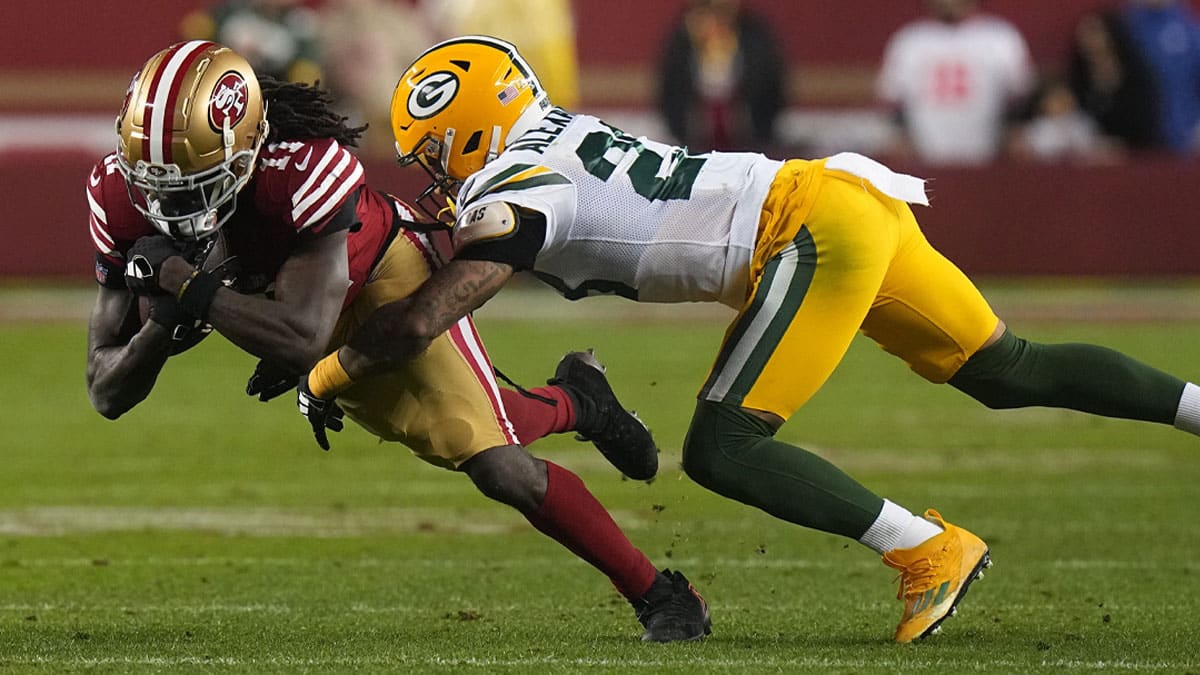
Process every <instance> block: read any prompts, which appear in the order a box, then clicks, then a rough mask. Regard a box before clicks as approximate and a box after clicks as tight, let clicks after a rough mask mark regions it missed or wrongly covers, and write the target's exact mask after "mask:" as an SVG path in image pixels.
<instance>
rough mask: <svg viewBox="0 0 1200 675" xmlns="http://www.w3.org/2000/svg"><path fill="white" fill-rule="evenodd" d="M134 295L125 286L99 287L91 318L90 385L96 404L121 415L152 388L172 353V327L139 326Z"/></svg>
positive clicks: (107, 412)
mask: <svg viewBox="0 0 1200 675" xmlns="http://www.w3.org/2000/svg"><path fill="white" fill-rule="evenodd" d="M136 300H137V299H136V297H135V296H134V295H133V293H131V292H129V291H128V290H127V289H124V288H108V287H105V286H100V287H99V291H98V293H97V295H96V303H95V305H94V306H93V307H92V315H91V319H90V320H89V322H88V359H87V387H88V397H89V398H90V399H91V401H92V406H93V407H94V408H95V409H96V411H97V412H99V413H100V414H101V415H103V416H105V417H107V418H108V419H117V418H118V417H120V416H121V415H122V414H124V413H126V412H128V411H129V410H130V409H131V408H133V407H134V406H135V405H137V404H138V403H140V402H142V400H144V399H145V398H146V396H147V395H149V393H150V390H151V389H153V388H154V382H155V380H156V379H158V373H159V372H160V371H161V370H162V367H163V364H165V363H166V362H167V357H168V356H170V354H171V348H172V342H173V341H172V340H171V331H170V329H168V328H166V327H164V326H163V325H161V324H159V323H158V322H156V321H147V322H145V323H144V324H142V325H141V328H140V329H138V328H137V327H136V326H137V322H136V321H134V320H130V315H131V314H132V315H133V318H134V319H136V318H137V304H136Z"/></svg>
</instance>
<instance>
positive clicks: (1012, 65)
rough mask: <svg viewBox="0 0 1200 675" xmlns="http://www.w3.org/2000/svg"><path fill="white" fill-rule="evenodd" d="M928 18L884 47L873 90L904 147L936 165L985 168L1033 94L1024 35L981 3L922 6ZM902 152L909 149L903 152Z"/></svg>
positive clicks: (967, 0) (933, 1) (944, 1)
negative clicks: (897, 124) (895, 122)
mask: <svg viewBox="0 0 1200 675" xmlns="http://www.w3.org/2000/svg"><path fill="white" fill-rule="evenodd" d="M925 4H926V5H927V6H928V9H929V16H928V17H927V18H922V19H918V20H916V21H913V22H912V23H909V24H906V25H905V26H903V27H901V29H900V30H898V31H897V32H896V34H895V35H893V36H892V38H891V39H890V40H889V41H888V44H887V48H886V49H885V50H884V58H883V65H882V67H881V68H880V71H879V78H878V80H877V82H876V90H877V92H878V94H879V97H880V98H881V99H882V100H883V101H884V102H886V103H888V104H890V105H891V106H893V107H894V108H895V110H896V112H897V114H898V115H899V118H900V121H901V122H902V124H901V126H902V131H903V135H904V137H905V141H906V143H905V145H911V148H912V150H914V151H915V152H916V155H917V157H919V158H920V159H921V160H923V161H925V162H929V163H934V164H964V165H966V164H984V163H987V162H989V161H992V160H993V159H995V158H996V157H997V155H998V154H999V153H1000V151H1001V149H1002V148H1003V147H1004V143H1005V133H1006V131H1007V128H1008V122H1009V118H1010V117H1011V113H1012V112H1013V111H1014V110H1015V109H1016V108H1017V107H1019V106H1020V105H1021V104H1023V103H1025V99H1026V97H1028V96H1029V94H1030V93H1031V90H1032V89H1033V82H1034V68H1033V63H1032V60H1031V59H1030V57H1029V48H1028V47H1027V46H1026V44H1025V39H1024V38H1023V37H1021V33H1020V32H1019V31H1018V30H1017V29H1016V27H1014V26H1013V25H1012V24H1011V23H1009V22H1008V21H1005V20H1004V19H1001V18H1000V17H998V16H992V15H988V14H982V13H978V12H977V11H976V10H977V8H978V5H979V1H978V0H925ZM906 149H907V148H906Z"/></svg>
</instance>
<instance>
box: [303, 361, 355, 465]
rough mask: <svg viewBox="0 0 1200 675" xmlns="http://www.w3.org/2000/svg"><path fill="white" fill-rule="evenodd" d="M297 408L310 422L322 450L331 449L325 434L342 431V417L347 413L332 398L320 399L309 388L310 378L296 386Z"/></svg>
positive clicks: (304, 379)
mask: <svg viewBox="0 0 1200 675" xmlns="http://www.w3.org/2000/svg"><path fill="white" fill-rule="evenodd" d="M296 407H297V408H299V409H300V414H301V415H304V417H305V418H306V419H307V420H308V423H309V424H310V425H312V431H313V438H315V439H316V440H317V445H319V446H321V449H322V450H328V449H329V437H328V436H327V435H326V434H325V430H326V429H329V430H330V431H341V430H342V427H343V426H344V424H343V423H342V416H343V415H345V414H346V413H345V411H343V410H342V408H341V406H339V405H338V404H337V403H336V402H335V401H334V400H333V399H331V398H318V397H317V396H316V395H315V394H313V393H312V390H311V389H309V388H308V376H307V375H305V376H304V377H301V378H300V383H299V385H297V386H296Z"/></svg>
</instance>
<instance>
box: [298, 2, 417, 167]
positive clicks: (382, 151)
mask: <svg viewBox="0 0 1200 675" xmlns="http://www.w3.org/2000/svg"><path fill="white" fill-rule="evenodd" d="M320 21H321V31H320V39H321V53H322V54H324V57H325V58H324V61H325V72H326V80H325V81H324V83H323V84H324V85H325V87H326V88H327V89H329V91H330V93H331V94H332V95H333V96H334V99H335V101H336V103H337V109H338V112H339V113H341V114H343V115H345V116H347V117H348V118H350V122H351V124H352V125H360V124H364V123H365V124H368V125H369V127H370V131H369V132H368V133H367V134H366V135H364V136H363V138H362V140H361V143H362V145H361V148H362V150H363V151H364V152H365V153H368V154H372V155H376V156H379V157H387V156H394V155H395V149H394V147H393V140H392V132H391V122H390V120H389V117H390V107H391V101H392V91H393V90H395V88H396V82H397V81H399V79H400V76H401V75H403V74H404V70H405V69H406V68H408V65H409V64H410V63H412V61H413V60H414V59H416V58H417V56H418V55H420V53H421V52H423V51H425V50H426V49H427V48H428V47H429V46H430V45H431V44H432V43H433V41H434V38H433V35H432V31H431V30H430V29H429V27H428V26H427V24H426V22H425V19H424V16H423V14H422V13H421V12H419V11H418V10H416V9H414V8H413V6H412V5H411V4H409V3H406V2H396V1H395V0H327V2H326V3H325V4H324V6H323V7H322V8H321V12H320Z"/></svg>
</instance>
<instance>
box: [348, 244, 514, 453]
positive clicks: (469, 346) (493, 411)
mask: <svg viewBox="0 0 1200 675" xmlns="http://www.w3.org/2000/svg"><path fill="white" fill-rule="evenodd" d="M449 251H450V244H449V237H448V235H446V233H443V232H437V233H429V234H419V233H416V232H412V231H409V230H401V231H400V233H399V234H397V235H396V238H395V239H394V240H393V241H392V243H391V245H390V246H389V247H388V249H387V250H386V252H385V253H384V255H383V257H382V259H381V260H380V261H379V262H378V263H377V264H376V265H375V267H374V269H373V270H372V272H371V278H370V279H369V280H368V282H367V284H366V285H365V286H364V287H363V290H362V291H361V292H360V293H359V295H358V297H357V298H355V299H354V302H353V303H351V304H350V306H349V307H347V308H346V309H345V310H344V311H343V312H342V315H341V317H339V319H338V323H337V327H336V328H335V329H334V333H333V338H332V341H331V344H330V349H329V351H333V350H334V349H336V348H338V347H340V346H341V345H343V344H345V343H346V342H347V341H348V340H349V339H350V337H351V336H352V335H353V334H354V331H355V330H357V329H358V328H359V327H361V326H362V325H363V323H364V322H365V321H366V320H367V317H368V316H370V315H371V313H372V312H374V311H375V310H376V309H378V308H379V307H381V306H383V305H385V304H387V303H390V302H394V301H396V300H401V299H403V298H405V297H408V295H410V294H411V293H412V292H413V291H415V290H416V289H417V288H418V287H420V285H421V284H422V283H423V282H424V281H425V279H427V278H429V275H430V274H431V273H432V271H433V270H434V269H436V267H438V266H440V265H441V264H444V263H443V262H442V261H444V260H447V259H448V258H449ZM338 404H339V405H341V406H342V408H343V409H345V411H346V414H347V415H348V416H349V417H350V418H351V419H353V420H354V421H355V422H357V423H358V424H359V425H360V426H362V427H363V428H365V429H366V430H367V431H369V432H371V433H372V434H374V435H376V436H378V437H379V438H381V439H383V440H386V441H396V442H399V443H403V444H404V445H406V446H408V448H409V449H411V450H412V451H413V453H414V454H416V455H417V456H418V457H420V458H421V459H423V460H425V461H427V462H430V463H431V464H435V465H437V466H442V467H445V468H451V469H453V468H457V467H458V466H459V465H460V464H462V463H463V462H465V461H467V460H468V459H470V458H471V457H474V456H475V455H477V454H479V453H480V452H482V451H484V450H487V449H488V448H493V447H497V446H501V445H515V444H517V442H518V441H517V437H516V433H515V432H514V431H513V428H512V424H511V423H510V422H509V420H508V417H507V415H506V414H505V411H504V405H503V403H502V402H501V399H500V389H499V387H498V386H497V384H496V379H495V376H494V374H493V371H492V364H491V361H490V360H489V359H488V356H487V352H486V351H485V350H484V347H483V343H482V342H481V341H480V340H479V335H478V334H477V333H476V331H475V326H474V324H473V323H472V321H471V318H470V317H469V316H468V317H464V318H463V319H461V320H459V322H458V323H457V324H455V325H454V326H453V327H452V328H451V329H450V330H448V331H446V332H445V333H444V334H442V335H440V336H438V337H437V338H436V339H435V340H434V341H433V343H432V344H430V345H429V349H427V350H426V351H425V352H423V353H422V354H421V355H419V356H418V357H416V358H415V359H413V360H412V361H410V362H408V363H407V364H405V365H404V366H403V367H402V368H401V369H400V370H397V371H394V372H391V373H388V374H385V375H380V376H373V377H370V378H367V379H364V380H363V381H361V382H356V383H355V384H354V386H352V387H351V388H350V389H347V390H346V391H345V392H343V393H341V394H339V395H338Z"/></svg>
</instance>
